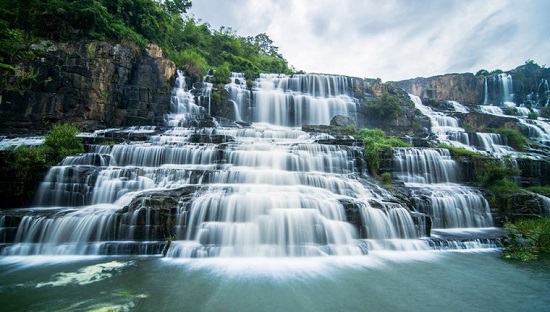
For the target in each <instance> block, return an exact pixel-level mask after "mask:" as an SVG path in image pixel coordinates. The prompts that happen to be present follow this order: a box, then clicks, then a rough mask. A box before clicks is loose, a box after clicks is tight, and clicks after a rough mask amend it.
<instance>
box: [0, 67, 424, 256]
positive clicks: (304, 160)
mask: <svg viewBox="0 0 550 312" xmlns="http://www.w3.org/2000/svg"><path fill="white" fill-rule="evenodd" d="M178 79H179V80H178V87H177V88H176V89H175V91H174V94H175V96H174V97H173V102H172V103H173V104H174V105H173V108H174V113H173V114H172V115H168V116H169V118H168V124H169V125H172V127H171V128H170V129H168V130H166V131H160V130H157V129H154V128H151V129H148V128H147V129H141V128H140V129H133V130H130V131H141V133H142V134H145V133H146V134H147V136H148V139H147V140H146V141H142V140H139V141H130V142H125V143H120V144H114V145H112V146H99V145H90V146H89V147H88V153H86V154H83V155H79V156H71V157H69V158H67V159H65V160H64V161H63V162H62V163H61V164H59V165H58V166H55V167H53V168H52V169H51V170H50V172H49V174H48V177H47V178H46V179H45V180H44V182H43V183H42V185H41V187H40V191H39V196H38V198H37V201H38V206H39V207H41V208H38V207H37V208H35V209H33V213H30V214H27V215H25V216H24V217H23V219H22V220H21V222H20V224H19V226H18V227H17V230H16V231H15V233H14V230H13V229H12V230H10V233H12V234H10V235H11V236H12V237H11V238H8V237H7V236H8V235H5V236H6V237H5V238H4V240H5V242H10V244H8V245H5V246H3V249H2V251H1V252H2V254H3V255H26V254H136V253H137V254H150V253H157V254H158V253H161V250H162V248H163V247H164V244H165V241H166V240H167V239H168V238H170V239H171V240H172V243H171V247H170V249H169V250H167V251H166V252H165V253H166V254H167V255H168V256H172V257H211V256H241V257H242V256H247V257H257V256H274V257H281V256H320V255H360V254H365V253H367V250H369V249H388V248H391V249H407V248H414V249H419V248H420V249H426V248H428V247H429V246H428V243H427V242H426V241H425V240H422V239H419V238H421V237H424V236H426V235H428V234H427V233H429V227H427V226H426V222H425V219H426V218H427V217H426V216H425V215H423V214H418V213H414V214H413V213H411V212H410V211H409V210H408V209H407V208H406V207H404V206H403V205H401V204H398V200H396V199H395V198H394V197H393V195H391V193H389V192H388V191H386V190H384V189H383V188H380V187H376V186H375V185H374V184H372V182H369V181H368V179H365V177H364V176H363V174H364V168H365V164H364V160H363V157H362V150H361V147H355V146H340V145H324V144H319V143H316V142H315V139H317V138H318V137H316V136H312V135H310V134H308V133H305V132H303V131H301V130H299V129H296V128H286V127H282V126H274V125H270V124H268V123H256V124H252V126H250V127H246V128H240V127H239V126H237V125H235V126H233V127H227V128H223V127H219V126H217V127H210V128H200V129H193V128H186V127H178V126H176V125H183V124H185V123H186V122H187V121H188V120H189V119H190V118H191V117H193V115H194V114H197V113H199V112H201V109H200V108H199V107H198V106H197V105H195V104H194V102H193V101H192V98H191V97H190V96H189V94H188V92H186V91H185V90H184V89H185V88H184V87H185V85H184V84H183V76H181V74H180V76H179V77H178ZM234 83H235V84H236V82H234ZM256 84H257V89H256V90H255V91H254V92H255V93H254V96H253V97H254V98H256V99H255V102H254V107H252V109H251V111H253V112H254V114H255V116H261V115H262V114H264V113H265V112H267V111H271V112H280V114H279V117H277V118H279V119H277V120H271V119H269V120H264V121H270V122H274V123H278V124H281V125H289V124H291V125H301V124H302V123H307V122H316V123H325V122H326V123H328V121H329V119H330V117H331V115H332V114H343V115H351V116H353V115H354V114H355V106H354V105H355V102H354V101H355V100H354V99H352V98H351V97H349V96H348V95H347V94H351V91H350V90H349V88H350V85H349V83H348V82H347V81H346V79H345V78H343V77H334V76H322V75H299V76H298V77H287V76H273V75H268V76H262V78H261V79H259V80H258V81H257V82H256ZM277 98H284V99H285V100H281V101H279V100H275V99H277ZM300 101H301V102H300ZM298 102H300V103H301V104H300V105H297V106H293V107H294V108H292V109H288V108H289V106H288V105H290V104H289V103H294V104H296V103H298ZM306 102H307V105H306V104H304V103H306ZM263 106H266V107H263ZM237 107H239V106H238V105H237ZM298 108H299V109H298ZM302 108H303V109H302ZM297 110H298V111H301V112H297ZM289 115H290V117H288V116H289ZM180 117H181V118H180ZM287 118H290V119H291V120H292V122H290V121H288V119H287ZM113 131H115V132H116V131H122V130H113ZM106 133H109V131H98V132H97V133H96V135H97V136H101V135H105V134H106ZM129 133H132V132H129ZM89 137H94V135H90V136H89ZM139 138H141V136H139ZM323 138H327V135H324V137H323ZM3 223H6V222H3Z"/></svg>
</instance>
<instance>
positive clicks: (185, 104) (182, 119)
mask: <svg viewBox="0 0 550 312" xmlns="http://www.w3.org/2000/svg"><path fill="white" fill-rule="evenodd" d="M203 110H204V109H203V108H202V107H200V106H199V105H197V104H196V103H195V99H194V97H193V95H192V94H191V92H189V90H187V84H186V83H185V76H184V75H183V71H181V70H178V77H177V78H176V87H175V88H174V90H173V91H172V97H171V101H170V113H169V114H167V115H166V116H165V122H166V124H167V125H169V126H180V125H187V121H188V120H189V119H190V118H192V117H194V116H197V115H199V114H201V113H203Z"/></svg>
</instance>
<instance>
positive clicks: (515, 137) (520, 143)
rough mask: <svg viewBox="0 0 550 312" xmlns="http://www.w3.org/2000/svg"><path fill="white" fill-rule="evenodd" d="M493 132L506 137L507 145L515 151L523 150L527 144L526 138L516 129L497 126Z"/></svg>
mask: <svg viewBox="0 0 550 312" xmlns="http://www.w3.org/2000/svg"><path fill="white" fill-rule="evenodd" d="M493 131H494V132H495V133H498V134H502V135H504V136H505V137H506V141H507V143H508V145H509V146H510V147H512V148H514V149H515V150H517V151H520V152H523V151H524V150H525V147H526V146H527V142H528V141H527V138H526V137H525V136H524V135H523V134H522V133H521V132H520V131H519V130H516V129H511V128H497V129H494V130H493Z"/></svg>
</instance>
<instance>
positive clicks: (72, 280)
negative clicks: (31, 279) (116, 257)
mask: <svg viewBox="0 0 550 312" xmlns="http://www.w3.org/2000/svg"><path fill="white" fill-rule="evenodd" d="M132 263H133V262H132V261H128V262H119V261H111V262H105V263H98V264H94V265H91V266H87V267H83V268H81V269H79V270H78V271H76V272H61V273H57V274H54V275H52V280H51V281H48V282H44V283H38V284H36V288H41V287H45V286H51V287H59V286H67V285H70V284H76V285H87V284H91V283H96V282H100V281H102V280H105V279H108V278H111V277H112V276H113V274H114V273H116V272H117V271H120V270H121V269H123V268H125V267H127V266H129V265H131V264H132Z"/></svg>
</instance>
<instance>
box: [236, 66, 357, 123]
mask: <svg viewBox="0 0 550 312" xmlns="http://www.w3.org/2000/svg"><path fill="white" fill-rule="evenodd" d="M226 88H227V89H228V90H229V91H230V96H231V100H232V101H233V103H234V104H235V109H236V116H237V119H238V120H242V121H247V122H263V123H269V124H273V125H281V126H289V127H296V126H301V125H307V124H310V125H328V124H329V123H330V120H331V118H332V117H334V116H335V115H343V116H348V117H351V118H353V119H356V110H357V107H356V106H357V99H355V98H354V97H353V96H352V94H353V81H352V78H349V77H344V76H330V75H319V74H297V75H292V76H288V75H282V74H262V75H260V78H259V79H257V80H256V81H255V82H254V86H253V87H252V89H251V90H247V89H246V82H245V80H244V77H243V75H242V74H238V73H234V74H232V76H231V83H230V84H229V85H227V86H226Z"/></svg>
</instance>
